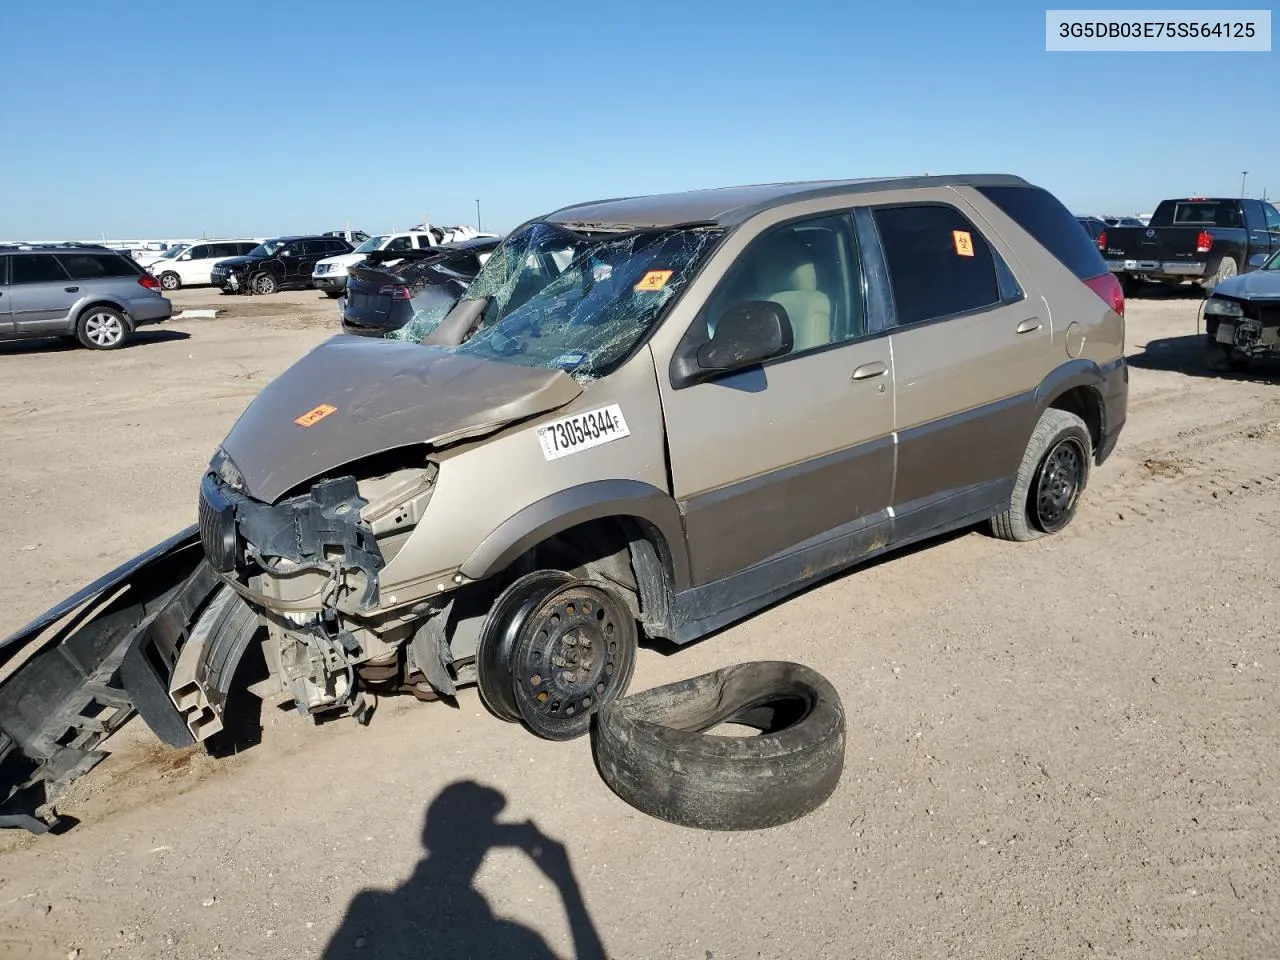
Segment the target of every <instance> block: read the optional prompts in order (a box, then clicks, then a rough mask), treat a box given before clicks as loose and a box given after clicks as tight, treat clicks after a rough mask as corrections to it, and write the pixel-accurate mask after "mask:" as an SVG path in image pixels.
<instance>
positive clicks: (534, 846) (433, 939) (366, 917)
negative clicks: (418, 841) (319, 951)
mask: <svg viewBox="0 0 1280 960" xmlns="http://www.w3.org/2000/svg"><path fill="white" fill-rule="evenodd" d="M505 807H506V798H505V797H504V796H503V795H502V794H501V793H499V792H498V791H497V790H494V789H492V788H491V787H486V786H482V785H481V784H478V783H476V782H474V781H471V780H464V781H459V782H458V783H452V784H450V785H449V786H447V787H445V789H444V790H443V791H441V793H440V795H439V796H438V797H436V799H435V800H434V801H432V803H431V806H430V807H429V808H428V810H427V816H426V821H425V823H424V824H423V828H422V845H423V847H424V849H425V850H426V852H427V855H426V856H425V857H424V858H423V859H422V860H421V861H419V863H418V866H417V867H416V868H415V869H414V871H413V875H412V876H410V877H409V879H408V880H406V881H405V882H404V883H403V884H402V885H401V886H399V887H398V888H396V889H395V890H392V891H389V892H388V891H384V890H363V891H361V892H360V893H359V894H358V895H357V896H356V898H355V899H354V900H353V901H352V902H351V905H350V906H349V907H348V908H347V915H346V917H345V918H344V919H343V921H342V925H341V926H340V927H339V928H338V931H337V932H336V933H335V934H334V936H333V939H332V940H330V942H329V944H328V946H327V947H326V948H325V952H324V954H323V958H324V960H352V958H357V960H365V958H369V960H374V958H384V957H385V958H392V957H394V958H406V960H407V958H414V960H426V958H433V957H440V958H444V957H448V958H451V960H452V958H458V960H461V958H468V957H474V958H477V960H478V958H486V960H488V958H493V960H497V958H503V957H513V958H514V957H519V958H522V960H539V958H543V957H546V958H554V957H556V954H555V953H553V952H552V950H551V948H550V947H549V946H548V945H547V943H546V941H545V940H543V938H542V937H541V935H539V934H538V933H537V932H536V931H534V930H531V929H529V928H528V927H525V926H523V925H521V924H519V923H516V922H515V921H513V920H510V919H507V918H503V917H498V916H496V915H495V914H494V912H493V910H492V908H491V907H490V906H489V904H488V902H487V901H486V900H485V898H484V897H483V896H482V895H481V894H480V892H479V891H478V890H476V889H475V886H474V880H475V877H476V873H477V872H478V871H479V869H480V865H481V863H482V862H483V861H484V858H485V855H486V854H487V853H488V852H489V851H490V850H491V849H493V848H495V847H514V848H516V849H518V850H523V851H524V852H525V853H526V854H527V855H528V856H529V858H530V859H531V860H532V861H533V862H534V863H535V864H536V865H537V866H538V867H539V869H541V870H542V872H543V873H545V874H546V876H547V878H548V879H549V880H550V881H551V882H552V883H553V884H555V887H556V890H557V891H559V893H560V898H561V901H562V902H563V903H564V909H565V913H566V916H567V918H568V921H569V930H570V932H571V934H572V937H573V947H574V952H573V956H574V957H576V958H578V960H603V958H604V956H605V952H604V945H603V944H602V943H601V941H600V937H599V934H598V933H597V932H596V929H595V926H594V924H593V923H592V921H591V917H590V916H589V915H588V913H587V909H586V905H585V903H583V900H582V892H581V890H579V888H578V884H577V881H576V880H575V879H574V876H573V868H572V866H571V865H570V863H569V855H568V852H567V851H566V850H565V848H564V846H563V845H562V844H560V843H559V842H557V841H555V840H552V839H551V838H549V837H547V836H546V835H544V834H543V833H542V831H541V830H539V829H538V827H537V826H536V825H535V824H534V823H533V822H532V821H525V822H523V823H501V822H499V821H498V819H497V818H498V815H499V814H500V813H501V812H502V810H503V809H504V808H505Z"/></svg>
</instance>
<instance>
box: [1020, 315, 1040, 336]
mask: <svg viewBox="0 0 1280 960" xmlns="http://www.w3.org/2000/svg"><path fill="white" fill-rule="evenodd" d="M1041 326H1042V324H1041V323H1040V321H1039V320H1038V319H1037V318H1036V317H1032V318H1031V319H1030V320H1023V321H1022V322H1021V323H1020V324H1018V333H1031V331H1033V330H1039V329H1040V327H1041Z"/></svg>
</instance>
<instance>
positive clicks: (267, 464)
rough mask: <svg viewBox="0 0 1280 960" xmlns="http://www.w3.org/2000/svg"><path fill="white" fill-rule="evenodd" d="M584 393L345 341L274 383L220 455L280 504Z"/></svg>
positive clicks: (566, 384) (554, 377)
mask: <svg viewBox="0 0 1280 960" xmlns="http://www.w3.org/2000/svg"><path fill="white" fill-rule="evenodd" d="M581 392H582V387H581V385H580V384H579V383H578V382H577V381H575V380H574V379H573V378H572V377H570V376H569V375H568V374H566V373H565V372H564V371H563V370H545V369H540V368H535V367H521V366H518V365H516V364H510V363H501V362H498V361H494V360H483V359H478V358H475V357H466V356H459V355H458V354H455V353H452V352H450V351H448V350H446V349H442V348H440V347H425V346H422V345H420V344H416V343H409V342H405V341H398V340H381V339H370V338H368V337H356V336H349V335H346V334H339V335H338V336H335V337H333V338H331V339H330V340H327V341H326V342H324V343H322V344H321V345H320V346H318V347H316V348H315V349H314V350H312V351H311V352H310V353H309V354H307V355H306V356H304V357H303V358H302V359H301V360H299V361H298V362H297V363H295V364H294V365H293V366H292V367H290V368H289V369H288V370H286V371H285V372H284V373H282V374H281V375H280V376H279V377H277V378H276V379H275V380H273V381H272V382H271V383H269V384H267V386H266V387H265V388H264V389H263V390H262V392H261V393H259V394H258V396H257V397H255V398H254V400H253V401H252V402H251V403H250V404H249V406H248V408H247V409H246V410H245V412H244V413H242V414H241V415H240V419H239V420H237V421H236V423H235V426H233V427H232V428H231V432H230V433H229V434H227V438H226V440H224V441H223V444H222V449H223V450H224V451H225V453H226V454H227V456H228V457H230V458H231V462H232V463H234V464H235V467H236V469H237V470H238V471H239V473H240V476H241V478H242V479H243V482H244V492H245V493H247V494H248V495H249V496H251V497H254V498H255V499H257V500H261V501H264V502H266V503H274V502H275V501H276V500H278V499H279V498H280V497H282V496H284V494H286V493H288V492H289V491H290V490H292V489H293V488H294V487H296V486H298V485H299V484H302V483H305V482H306V481H308V480H311V479H313V478H315V477H318V476H320V475H321V474H323V473H326V472H328V471H331V470H333V469H334V468H335V467H340V466H342V465H343V464H345V463H350V462H352V461H354V460H359V459H361V458H363V457H368V456H372V455H374V454H378V453H384V452H386V451H388V450H394V449H396V448H398V447H407V446H413V445H415V444H434V445H440V444H445V443H452V442H454V441H457V440H462V439H466V438H469V437H478V436H483V435H484V434H486V433H492V432H494V431H496V430H498V429H499V428H501V427H503V426H506V425H507V424H509V423H512V422H514V421H516V420H523V419H526V418H528V417H533V416H537V415H538V414H540V413H546V412H547V411H549V410H555V409H556V408H557V407H562V406H564V405H565V404H566V403H568V402H569V401H571V400H573V399H574V398H575V397H576V396H578V394H580V393H581ZM331 408H332V409H331ZM299 421H301V422H302V423H300V422H299ZM303 423H309V424H310V425H309V426H303V425H302V424H303Z"/></svg>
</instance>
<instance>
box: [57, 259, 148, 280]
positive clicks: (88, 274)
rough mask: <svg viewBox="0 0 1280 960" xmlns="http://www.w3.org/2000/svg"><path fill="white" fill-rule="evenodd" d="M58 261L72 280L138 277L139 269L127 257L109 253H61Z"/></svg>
mask: <svg viewBox="0 0 1280 960" xmlns="http://www.w3.org/2000/svg"><path fill="white" fill-rule="evenodd" d="M58 260H59V261H60V262H61V263H62V266H63V267H64V268H65V269H66V271H67V273H68V274H70V276H71V279H73V280H95V279H104V278H110V277H136V276H140V275H141V274H140V270H141V268H140V267H138V266H137V264H136V263H135V262H134V261H133V260H131V259H129V258H128V257H118V256H113V255H112V254H109V253H63V254H59V255H58Z"/></svg>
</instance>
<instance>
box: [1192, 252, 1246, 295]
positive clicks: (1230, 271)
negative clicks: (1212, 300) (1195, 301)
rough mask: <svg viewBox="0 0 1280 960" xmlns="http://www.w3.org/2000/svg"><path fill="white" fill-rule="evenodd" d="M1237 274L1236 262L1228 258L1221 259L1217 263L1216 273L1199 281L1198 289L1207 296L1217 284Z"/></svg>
mask: <svg viewBox="0 0 1280 960" xmlns="http://www.w3.org/2000/svg"><path fill="white" fill-rule="evenodd" d="M1238 272H1239V268H1238V267H1236V262H1235V261H1234V260H1232V259H1231V258H1230V257H1223V258H1222V260H1221V261H1220V262H1219V263H1218V270H1217V272H1216V273H1214V275H1213V276H1212V277H1210V278H1209V279H1207V280H1203V281H1201V283H1200V288H1201V289H1202V290H1204V292H1205V296H1208V295H1209V294H1211V293H1213V291H1214V290H1215V289H1217V286H1218V284H1220V283H1221V282H1222V281H1223V280H1226V279H1227V278H1228V277H1234V276H1235V275H1236V274H1237V273H1238Z"/></svg>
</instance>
